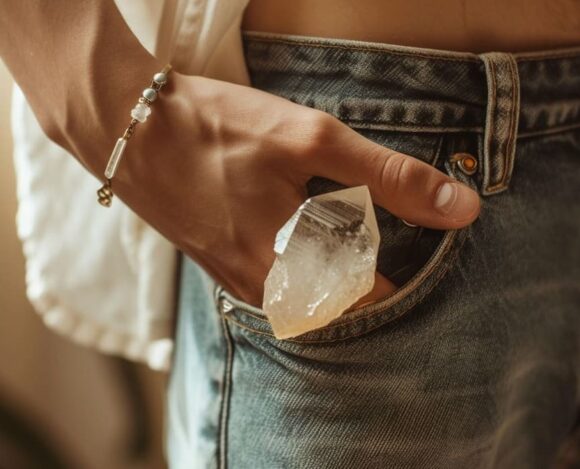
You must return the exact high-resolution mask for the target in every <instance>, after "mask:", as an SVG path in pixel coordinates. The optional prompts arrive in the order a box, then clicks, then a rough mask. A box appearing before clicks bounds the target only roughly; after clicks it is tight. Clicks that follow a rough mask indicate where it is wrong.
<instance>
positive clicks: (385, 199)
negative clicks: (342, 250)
mask: <svg viewBox="0 0 580 469" xmlns="http://www.w3.org/2000/svg"><path fill="white" fill-rule="evenodd" d="M55 51H58V53H55ZM0 57H1V58H2V59H3V60H4V62H5V63H6V65H7V66H8V68H9V70H10V71H11V73H12V74H13V77H14V79H15V80H16V82H17V83H18V84H19V86H20V87H21V88H22V90H23V92H24V93H25V95H26V97H27V99H28V101H29V103H30V105H31V107H32V109H33V111H34V113H35V114H36V116H37V118H38V120H39V123H40V125H41V126H42V128H43V130H44V131H45V132H46V134H47V136H48V137H49V138H50V139H52V140H53V141H54V142H56V143H57V144H59V145H61V146H62V147H63V148H65V149H66V150H68V151H69V152H70V154H71V158H73V157H74V158H76V159H77V160H78V161H79V162H80V163H81V164H83V165H84V166H85V168H86V169H87V170H88V171H89V172H91V173H92V174H93V175H95V177H97V178H98V179H99V180H100V181H101V182H102V181H103V180H104V176H103V170H104V168H105V165H106V162H107V160H108V157H109V155H110V152H111V149H112V147H113V145H114V142H115V141H116V139H117V138H118V137H119V136H120V135H121V133H122V132H123V130H124V129H125V127H126V126H127V124H128V122H129V116H128V114H129V110H130V109H131V108H132V107H133V106H134V104H135V102H136V100H137V97H138V96H140V94H141V91H142V89H143V87H144V86H145V85H146V84H147V83H148V80H149V78H150V77H151V76H152V75H153V73H155V72H157V71H159V70H161V68H162V67H163V65H164V64H163V63H161V62H159V61H158V60H157V59H155V58H154V57H153V56H151V55H150V54H149V53H148V52H147V51H146V50H145V49H144V48H143V47H142V46H141V44H140V43H139V42H138V41H137V39H136V38H135V37H134V35H133V34H132V33H131V31H130V30H129V29H128V27H127V25H126V24H125V22H124V20H123V19H122V17H121V15H120V13H119V12H118V10H117V9H116V7H115V5H114V3H113V2H112V1H111V0H77V1H74V2H71V1H69V0H51V1H50V2H47V1H40V0H37V1H32V0H29V1H19V2H14V1H11V0H0ZM162 93H163V95H162V97H161V98H160V99H158V100H157V101H156V102H155V103H154V109H153V113H152V114H151V116H150V118H149V120H148V121H147V123H146V124H144V125H143V126H142V127H139V128H138V130H137V132H136V134H135V136H134V137H133V138H132V139H131V142H130V143H129V144H128V145H127V151H126V153H125V155H124V158H123V161H122V164H121V165H120V167H119V170H118V173H117V175H116V176H115V179H114V181H113V190H114V192H115V194H116V197H118V198H120V199H122V200H123V201H124V202H125V203H126V204H127V205H128V206H129V207H131V208H132V209H133V210H134V211H135V212H136V213H137V214H138V215H140V216H141V217H142V218H143V219H144V220H146V221H147V222H148V223H149V224H150V225H151V226H153V227H154V228H155V229H157V230H158V231H159V232H160V233H162V234H163V235H164V236H165V237H166V238H167V239H169V240H170V241H171V242H172V243H173V244H174V245H175V246H176V247H177V248H178V249H180V250H182V251H183V252H184V253H186V254H187V255H189V256H190V257H191V258H192V259H194V260H195V261H196V262H198V263H199V264H200V265H201V266H202V267H203V268H204V269H205V270H206V271H207V272H208V273H209V274H210V275H211V276H212V277H213V278H214V279H215V280H216V281H217V282H219V283H220V284H221V285H223V286H224V287H225V288H226V289H228V290H229V291H230V292H231V293H233V294H234V295H236V296H237V297H239V298H241V299H242V300H244V301H247V302H248V303H250V304H253V305H256V306H260V305H261V300H262V295H263V283H264V280H265V278H266V275H267V273H268V271H269V269H270V267H271V265H272V263H273V261H274V253H273V250H272V248H273V244H274V238H275V235H276V232H277V231H278V229H279V228H280V227H281V226H282V225H283V223H284V222H285V221H286V220H287V219H288V218H289V217H290V216H291V215H292V214H293V213H294V211H295V210H296V209H297V208H298V206H299V205H300V204H301V203H302V202H303V201H304V200H305V198H306V190H305V184H306V182H307V181H308V179H309V178H310V177H312V176H314V175H317V176H322V177H326V178H329V179H333V180H335V181H338V182H341V183H343V184H346V185H349V186H355V185H360V184H366V185H368V186H369V189H370V191H371V195H372V197H373V200H374V201H375V203H377V204H378V205H381V206H383V207H385V208H386V209H388V210H390V211H391V212H392V213H393V214H395V215H396V216H398V217H401V218H404V219H406V220H408V221H409V222H411V223H414V224H418V225H422V226H426V227H431V228H437V229H453V228H460V227H463V226H465V225H467V224H469V223H471V222H472V221H473V220H475V219H476V218H477V216H478V214H479V210H480V203H479V197H478V195H477V193H476V192H474V191H473V190H471V189H469V188H468V187H467V186H464V185H462V184H459V183H455V182H454V181H453V180H452V179H450V178H449V177H448V176H447V175H445V174H443V173H442V172H440V171H438V170H436V169H434V168H432V167H431V166H429V165H427V164H425V163H423V162H421V161H419V160H418V159H415V158H412V157H411V156H409V155H403V154H401V153H397V152H395V151H392V150H390V149H388V148H384V147H382V146H380V145H377V144H375V143H373V142H371V141H369V140H367V139H365V138H364V137H362V136H360V135H359V134H357V133H356V132H355V131H353V130H352V129H350V128H349V127H347V126H346V125H344V124H342V123H341V122H340V121H338V120H337V119H335V118H334V117H331V116H330V115H328V114H326V113H323V112H321V111H317V110H313V109H310V108H308V107H304V106H300V105H298V104H294V103H292V102H290V101H287V100H285V99H283V98H280V97H277V96H273V95H270V94H268V93H264V92H262V91H259V90H255V89H252V88H250V87H245V86H240V85H235V84H231V83H227V82H222V81H218V80H212V79H208V78H204V77H198V76H186V75H182V74H180V73H179V71H175V72H172V74H171V78H170V81H169V84H168V85H167V86H166V87H165V88H164V90H163V92H162ZM95 182H96V181H95ZM445 183H452V184H453V185H452V186H451V187H453V188H455V189H456V190H457V193H456V196H455V197H453V199H452V200H454V201H455V204H454V205H452V206H448V207H446V208H445V210H440V209H438V208H437V207H436V201H437V194H438V191H439V189H440V188H441V187H442V185H443V184H445ZM97 187H98V184H95V190H96V188H97ZM443 192H448V191H443ZM95 203H97V202H96V200H95ZM103 210H106V209H104V208H103ZM89 229H90V227H89ZM394 289H395V286H394V285H393V284H392V283H391V282H390V281H389V280H388V279H386V278H384V277H382V276H380V275H377V282H376V285H375V288H374V290H373V291H372V292H371V293H370V294H369V295H367V296H366V297H365V298H363V299H361V300H360V301H359V302H358V303H357V304H362V303H366V302H370V301H373V300H375V299H377V298H379V297H382V296H385V295H388V294H389V293H391V292H392V291H393V290H394Z"/></svg>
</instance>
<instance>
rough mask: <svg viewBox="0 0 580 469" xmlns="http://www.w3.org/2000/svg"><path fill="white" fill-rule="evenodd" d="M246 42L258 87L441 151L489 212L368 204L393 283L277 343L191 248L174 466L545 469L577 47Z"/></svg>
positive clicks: (561, 308)
mask: <svg viewBox="0 0 580 469" xmlns="http://www.w3.org/2000/svg"><path fill="white" fill-rule="evenodd" d="M244 47H245V56H246V61H247V64H248V67H249V71H250V76H251V80H252V86H254V87H257V88H260V89H262V90H265V91H267V92H270V93H273V94H276V95H279V96H283V97H285V98H287V99H290V100H292V101H294V102H297V103H300V104H303V105H306V106H310V107H313V108H317V109H321V110H323V111H326V112H328V113H330V114H332V115H334V116H335V117H337V118H339V119H340V120H341V121H342V122H344V123H345V124H347V125H348V126H350V127H352V128H353V129H355V130H356V131H357V132H359V133H361V134H362V135H364V136H365V137H367V138H369V139H370V140H372V141H374V142H376V143H378V144H381V145H384V146H386V147H389V148H391V149H394V150H397V151H400V152H403V153H406V154H408V155H411V156H413V157H415V158H419V159H421V160H423V161H425V162H427V163H429V164H431V165H433V166H434V167H436V168H437V169H439V170H440V171H443V172H445V173H447V174H449V175H450V176H452V177H454V178H456V179H458V180H460V181H462V182H463V183H465V184H468V185H469V186H471V187H472V188H474V189H475V190H477V191H478V192H479V194H480V196H481V201H482V210H481V215H480V217H479V218H478V219H477V220H476V221H475V222H474V223H473V224H472V225H470V226H468V227H466V228H463V229H459V230H430V229H424V228H421V227H413V226H409V225H407V224H406V223H404V222H403V221H402V220H400V219H398V218H396V217H394V216H393V215H391V214H389V213H388V212H387V211H386V210H384V209H382V208H381V207H378V206H376V207H375V210H376V214H377V219H378V222H379V226H380V231H381V247H380V252H379V256H378V265H377V268H378V270H380V271H381V272H382V273H383V274H384V275H386V276H387V277H389V278H391V279H393V280H394V281H395V283H396V284H397V285H398V286H399V288H398V290H397V291H396V292H395V293H393V294H391V295H389V296H388V297H386V298H383V299H381V300H379V301H376V302H375V303H373V304H371V305H366V306H364V307H361V308H358V309H356V310H354V311H352V312H349V313H347V314H344V315H343V316H341V317H340V318H338V319H336V320H334V321H333V322H332V323H330V324H329V325H327V326H326V327H322V328H320V329H317V330H314V331H311V332H308V333H306V334H303V335H301V336H298V337H294V338H292V339H286V340H278V339H276V338H275V337H274V336H273V334H272V329H271V327H270V325H269V322H268V320H267V318H266V317H265V316H264V314H263V312H262V311H261V310H260V309H258V308H255V307H252V306H250V305H248V304H245V303H244V302H242V301H240V300H239V299H237V298H235V297H234V296H233V295H231V294H230V293H229V292H228V291H226V290H224V289H223V288H222V287H221V286H220V285H217V284H215V283H214V282H213V281H212V280H211V278H210V277H209V276H208V275H207V274H206V273H205V272H204V271H203V270H202V269H201V268H200V267H199V266H197V265H196V264H195V263H194V262H193V261H192V260H191V259H189V258H188V257H186V256H183V263H182V278H181V292H180V301H179V318H178V327H177V347H176V355H175V361H174V367H173V369H172V374H171V380H170V386H169V393H168V421H167V450H168V454H169V461H170V467H171V468H174V469H175V468H186V467H187V468H226V467H229V468H233V469H261V468H263V469H278V468H296V469H323V468H329V469H330V468H332V469H342V468H344V469H347V468H348V469H350V468H357V469H359V468H360V469H363V468H369V469H370V468H373V469H375V468H376V469H379V468H380V469H384V468H445V469H450V468H451V469H452V468H469V469H475V468H509V469H515V468H541V469H545V468H549V467H552V465H553V464H554V461H555V460H556V458H557V455H558V454H560V455H561V454H562V451H564V449H565V447H566V445H567V444H569V443H568V442H569V441H570V438H571V437H572V435H573V433H574V432H575V431H577V428H578V423H579V419H578V416H579V409H580V406H579V400H580V387H579V384H580V48H577V49H566V50H558V51H551V52H549V51H547V52H538V53H526V54H523V53H522V54H510V53H485V54H479V55H475V54H470V53H457V52H448V51H438V50H430V49H418V48H410V47H398V46H392V45H384V44H375V43H365V42H357V41H349V40H337V39H320V38H310V37H297V36H287V35H275V34H264V33H253V32H245V33H244ZM465 158H471V160H472V162H473V159H474V160H475V162H476V163H477V164H476V167H475V168H473V165H472V166H466V165H465V164H464V162H465ZM342 187H343V186H341V185H339V184H337V183H335V182H333V181H329V180H326V179H322V178H313V179H311V180H310V182H309V183H308V193H309V194H310V195H314V194H318V193H322V192H326V191H330V190H336V189H340V188H342ZM240 276H243V272H240Z"/></svg>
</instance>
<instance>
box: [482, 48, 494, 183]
mask: <svg viewBox="0 0 580 469" xmlns="http://www.w3.org/2000/svg"><path fill="white" fill-rule="evenodd" d="M486 63H487V65H488V67H489V75H490V81H491V83H489V84H488V86H491V97H490V98H489V100H488V103H487V106H488V111H487V112H488V115H489V121H487V119H486V123H485V125H486V127H485V131H486V133H487V136H486V139H485V144H484V145H485V146H484V152H483V153H484V158H485V159H486V162H485V165H484V166H487V169H488V170H489V173H488V174H487V177H486V178H485V179H486V182H487V183H489V182H490V179H491V178H492V176H493V175H492V174H491V173H492V159H493V157H492V155H491V154H490V153H491V148H490V146H491V135H492V130H493V128H494V126H495V111H496V82H495V68H494V66H493V61H492V59H486ZM489 91H490V90H488V93H489ZM490 106H491V109H489V107H490ZM486 117H487V116H486ZM486 149H487V151H485V150H486ZM486 191H489V189H488V188H486Z"/></svg>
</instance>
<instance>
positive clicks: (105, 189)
mask: <svg viewBox="0 0 580 469" xmlns="http://www.w3.org/2000/svg"><path fill="white" fill-rule="evenodd" d="M170 71H171V65H169V64H168V65H166V66H165V67H163V70H161V72H159V73H156V74H155V75H153V80H152V81H151V84H150V85H149V87H148V88H145V89H144V90H143V94H142V95H141V97H140V98H139V102H138V103H137V105H136V106H135V107H134V108H133V109H132V110H131V123H130V124H129V126H128V127H127V128H126V129H125V132H124V133H123V136H122V137H121V138H120V139H118V140H117V143H116V144H115V147H114V148H113V152H112V153H111V156H110V157H109V162H108V163H107V167H106V168H105V178H106V181H105V184H103V186H102V187H101V188H100V189H99V190H98V191H97V195H98V197H99V198H98V200H99V203H100V204H101V205H103V206H104V207H110V206H111V201H112V199H113V188H112V185H113V184H112V179H113V176H115V172H116V171H117V167H118V166H119V162H120V161H121V157H122V156H123V152H124V151H125V147H126V145H127V141H128V140H129V139H130V138H131V137H132V136H133V133H134V132H135V127H136V126H137V124H139V123H143V122H145V121H146V120H147V117H149V114H151V104H152V103H153V101H155V99H157V94H158V93H159V90H161V88H163V86H164V85H165V84H166V83H167V75H168V74H169V72H170Z"/></svg>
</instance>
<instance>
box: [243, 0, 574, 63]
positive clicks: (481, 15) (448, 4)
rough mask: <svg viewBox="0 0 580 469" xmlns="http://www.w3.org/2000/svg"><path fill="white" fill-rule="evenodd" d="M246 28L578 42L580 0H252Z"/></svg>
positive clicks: (531, 45) (462, 45) (439, 44)
mask: <svg viewBox="0 0 580 469" xmlns="http://www.w3.org/2000/svg"><path fill="white" fill-rule="evenodd" d="M242 26H243V28H244V29H249V30H256V31H268V32H277V33H287V34H298V35H305V36H321V37H335V38H345V39H358V40H362V41H372V42H386V43H390V44H399V45H406V46H414V47H427V48H432V49H447V50H456V51H467V52H475V53H479V52H489V51H492V50H493V51H506V52H518V51H533V50H543V49H554V48H560V47H568V46H577V45H579V44H580V1H579V0H509V1H506V0H486V1H482V0H445V1H441V0H440V1H431V2H429V1H425V0H388V1H387V0H383V1H380V0H292V1H291V2H289V1H287V0H252V1H251V2H250V4H249V6H248V8H247V9H246V10H245V14H244V21H243V25H242Z"/></svg>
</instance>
